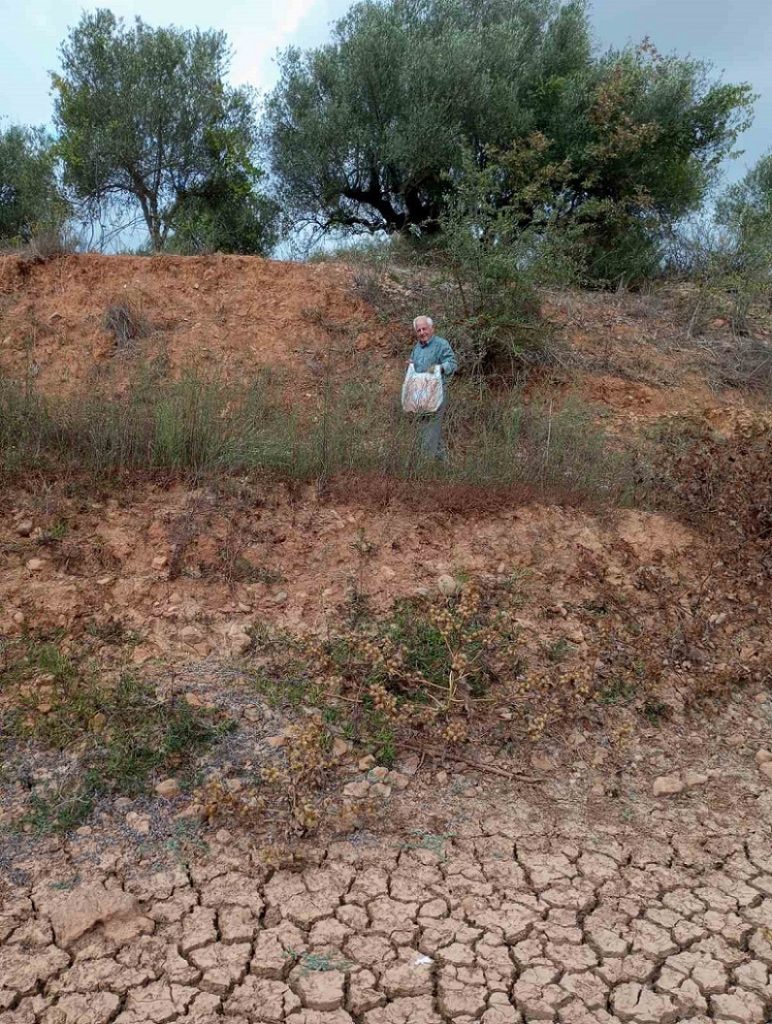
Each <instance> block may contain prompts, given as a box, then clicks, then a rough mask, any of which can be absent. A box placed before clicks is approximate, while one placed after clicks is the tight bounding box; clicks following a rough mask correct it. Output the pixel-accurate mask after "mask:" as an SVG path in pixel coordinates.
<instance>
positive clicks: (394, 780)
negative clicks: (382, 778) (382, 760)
mask: <svg viewBox="0 0 772 1024" xmlns="http://www.w3.org/2000/svg"><path fill="white" fill-rule="evenodd" d="M387 781H388V783H389V785H391V786H393V787H394V788H395V789H407V787H408V786H409V785H410V779H409V778H408V777H407V775H402V774H401V773H400V772H389V777H388V780H387Z"/></svg>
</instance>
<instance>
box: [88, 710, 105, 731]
mask: <svg viewBox="0 0 772 1024" xmlns="http://www.w3.org/2000/svg"><path fill="white" fill-rule="evenodd" d="M88 725H89V728H90V729H91V731H92V732H101V731H102V730H103V729H104V727H105V726H106V725H107V715H106V714H104V712H103V711H97V713H96V714H95V715H92V716H91V719H90V720H89V723H88Z"/></svg>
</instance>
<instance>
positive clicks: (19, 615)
mask: <svg viewBox="0 0 772 1024" xmlns="http://www.w3.org/2000/svg"><path fill="white" fill-rule="evenodd" d="M13 621H14V622H15V623H16V625H17V626H23V625H24V623H25V622H26V621H27V620H26V618H25V616H24V612H14V613H13Z"/></svg>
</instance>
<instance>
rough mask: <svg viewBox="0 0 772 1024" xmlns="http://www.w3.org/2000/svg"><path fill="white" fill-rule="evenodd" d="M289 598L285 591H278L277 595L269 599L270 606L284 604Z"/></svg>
mask: <svg viewBox="0 0 772 1024" xmlns="http://www.w3.org/2000/svg"><path fill="white" fill-rule="evenodd" d="M288 598H289V594H288V593H287V591H286V590H280V591H279V592H278V593H277V594H274V595H273V596H272V597H271V604H276V605H279V604H285V603H286V602H287V600H288Z"/></svg>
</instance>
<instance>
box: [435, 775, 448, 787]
mask: <svg viewBox="0 0 772 1024" xmlns="http://www.w3.org/2000/svg"><path fill="white" fill-rule="evenodd" d="M434 779H435V781H436V783H437V785H439V786H444V785H445V783H446V782H447V781H448V773H447V772H444V771H439V772H437V774H436V775H435V776H434Z"/></svg>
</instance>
